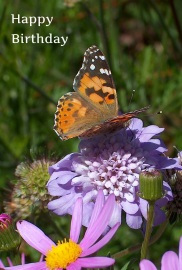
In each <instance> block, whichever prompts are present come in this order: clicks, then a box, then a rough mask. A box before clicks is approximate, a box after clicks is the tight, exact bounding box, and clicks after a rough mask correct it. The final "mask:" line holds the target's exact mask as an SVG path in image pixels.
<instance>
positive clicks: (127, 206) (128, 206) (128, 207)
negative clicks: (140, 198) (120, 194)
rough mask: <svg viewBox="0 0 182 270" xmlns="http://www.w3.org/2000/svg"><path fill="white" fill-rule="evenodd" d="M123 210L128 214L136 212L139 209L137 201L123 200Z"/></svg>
mask: <svg viewBox="0 0 182 270" xmlns="http://www.w3.org/2000/svg"><path fill="white" fill-rule="evenodd" d="M121 205H122V207H123V210H124V211H125V212H126V213H127V214H135V213H136V212H137V211H138V208H139V207H138V204H136V203H130V202H128V201H123V202H122V203H121Z"/></svg>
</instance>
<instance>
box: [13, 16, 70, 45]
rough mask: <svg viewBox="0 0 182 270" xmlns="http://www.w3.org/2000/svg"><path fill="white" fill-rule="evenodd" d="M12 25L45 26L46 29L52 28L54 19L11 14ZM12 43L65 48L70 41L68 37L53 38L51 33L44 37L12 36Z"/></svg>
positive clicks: (38, 35) (34, 35) (37, 35)
mask: <svg viewBox="0 0 182 270" xmlns="http://www.w3.org/2000/svg"><path fill="white" fill-rule="evenodd" d="M11 19H12V23H13V24H14V23H17V24H27V25H29V26H30V27H32V26H33V25H35V24H36V25H38V26H41V25H45V26H46V27H48V26H50V25H51V23H52V21H53V17H48V16H46V17H45V16H37V17H36V16H21V15H20V14H17V15H15V14H11ZM11 36H12V43H59V44H60V46H64V45H65V44H66V43H67V41H68V36H66V37H64V36H53V34H52V33H49V35H48V36H42V35H40V34H39V33H36V34H32V35H29V36H26V35H24V34H11Z"/></svg>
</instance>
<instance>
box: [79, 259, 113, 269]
mask: <svg viewBox="0 0 182 270" xmlns="http://www.w3.org/2000/svg"><path fill="white" fill-rule="evenodd" d="M77 261H78V262H79V264H80V265H81V267H84V268H86V267H89V268H92V267H94V268H103V267H107V266H110V265H112V264H114V263H115V260H114V259H111V258H107V257H89V258H80V259H78V260H77Z"/></svg>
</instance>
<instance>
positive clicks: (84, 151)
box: [47, 119, 180, 229]
mask: <svg viewBox="0 0 182 270" xmlns="http://www.w3.org/2000/svg"><path fill="white" fill-rule="evenodd" d="M163 130H164V129H163V128H159V127H157V126H155V125H151V126H148V127H146V128H144V127H143V122H142V121H141V120H140V119H133V120H131V123H130V126H129V127H128V128H123V129H121V130H120V131H119V132H116V133H114V134H107V135H102V136H98V137H95V138H91V139H86V140H81V142H80V146H79V153H72V154H70V155H67V156H66V157H65V158H63V159H62V160H60V161H59V162H58V163H56V164H55V165H53V166H51V167H50V170H49V172H50V175H51V177H50V180H49V182H48V184H47V187H48V191H49V193H50V194H51V195H52V196H57V197H60V198H58V199H55V200H53V201H51V202H50V203H49V204H48V208H49V209H50V210H52V211H53V212H55V213H56V214H58V215H64V214H66V213H69V214H72V211H73V205H74V203H75V201H76V199H77V198H78V197H82V198H83V202H84V208H83V211H84V220H83V224H84V225H85V226H88V223H89V220H90V215H91V212H92V209H93V206H94V201H95V198H96V196H97V193H98V190H100V189H102V190H103V192H104V195H105V196H108V195H109V194H112V193H113V194H114V195H115V198H116V202H115V208H114V211H113V215H112V218H111V221H110V224H109V225H110V226H112V225H113V224H115V223H116V222H118V221H119V222H121V212H122V210H123V211H124V212H125V213H126V222H127V224H128V225H129V226H130V227H131V228H134V229H138V228H140V227H141V224H142V221H143V219H142V217H144V218H146V211H147V202H146V201H144V200H142V199H141V198H139V196H138V190H139V175H140V173H141V172H142V171H144V170H147V169H150V168H154V169H157V170H163V169H169V168H180V165H179V164H178V161H177V159H170V158H167V157H165V156H164V155H163V153H164V152H165V151H166V150H167V149H166V147H165V146H164V144H163V143H162V141H161V140H160V139H158V138H152V137H153V136H155V135H158V134H159V133H161V132H162V131H163ZM164 190H165V191H166V192H165V193H166V195H165V197H164V198H162V199H160V200H158V201H157V203H156V213H157V214H156V216H155V221H154V223H155V225H157V224H160V223H161V222H163V221H164V219H165V215H164V213H163V212H162V211H161V210H160V208H161V207H162V206H164V205H166V203H167V202H168V200H171V199H172V193H171V189H170V187H169V185H168V184H167V183H165V182H164Z"/></svg>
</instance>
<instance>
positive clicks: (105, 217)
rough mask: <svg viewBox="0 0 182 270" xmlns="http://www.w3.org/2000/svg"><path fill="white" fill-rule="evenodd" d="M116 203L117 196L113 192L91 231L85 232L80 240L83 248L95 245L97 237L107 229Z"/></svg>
mask: <svg viewBox="0 0 182 270" xmlns="http://www.w3.org/2000/svg"><path fill="white" fill-rule="evenodd" d="M114 204H115V196H114V195H113V194H111V195H109V197H108V199H107V201H106V203H105V205H104V207H103V208H102V211H101V213H100V215H99V217H98V219H97V220H96V221H95V222H94V224H92V227H90V228H89V232H88V233H86V234H85V236H84V238H83V239H82V241H81V242H80V246H81V247H82V248H83V250H86V249H87V248H88V247H90V246H91V245H93V243H95V242H96V241H97V239H98V238H99V237H100V236H101V234H102V233H103V231H104V230H105V229H106V227H107V225H108V223H109V221H110V218H111V215H112V211H113V208H114Z"/></svg>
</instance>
